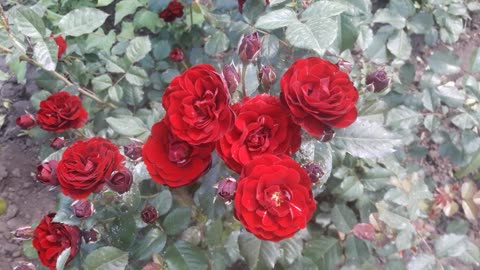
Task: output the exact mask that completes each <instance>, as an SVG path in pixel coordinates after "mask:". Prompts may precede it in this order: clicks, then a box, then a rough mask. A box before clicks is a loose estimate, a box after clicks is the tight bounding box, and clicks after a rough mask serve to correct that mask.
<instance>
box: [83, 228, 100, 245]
mask: <svg viewBox="0 0 480 270" xmlns="http://www.w3.org/2000/svg"><path fill="white" fill-rule="evenodd" d="M82 236H83V240H85V243H87V244H93V243H96V242H98V240H99V239H100V233H99V232H98V231H97V230H95V229H91V230H89V231H84V232H82Z"/></svg>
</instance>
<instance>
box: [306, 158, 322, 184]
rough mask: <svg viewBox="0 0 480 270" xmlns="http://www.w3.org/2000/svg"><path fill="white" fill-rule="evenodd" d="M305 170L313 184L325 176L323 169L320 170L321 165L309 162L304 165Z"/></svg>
mask: <svg viewBox="0 0 480 270" xmlns="http://www.w3.org/2000/svg"><path fill="white" fill-rule="evenodd" d="M303 168H304V169H305V171H307V174H308V177H310V181H312V184H316V183H318V182H319V181H320V179H321V178H322V177H323V175H324V174H325V173H324V172H323V170H322V168H320V166H319V165H317V164H315V163H313V162H309V163H307V164H305V165H303Z"/></svg>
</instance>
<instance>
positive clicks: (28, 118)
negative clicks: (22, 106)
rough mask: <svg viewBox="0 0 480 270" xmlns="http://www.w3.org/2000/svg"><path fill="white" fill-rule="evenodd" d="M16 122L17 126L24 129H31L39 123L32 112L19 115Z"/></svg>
mask: <svg viewBox="0 0 480 270" xmlns="http://www.w3.org/2000/svg"><path fill="white" fill-rule="evenodd" d="M15 123H16V124H17V126H19V127H20V128H23V129H31V128H33V127H34V126H35V125H36V124H37V123H36V122H35V119H34V117H33V116H32V115H30V114H24V115H21V116H19V117H18V118H17V120H16V121H15Z"/></svg>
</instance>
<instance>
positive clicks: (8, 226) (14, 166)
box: [0, 58, 55, 270]
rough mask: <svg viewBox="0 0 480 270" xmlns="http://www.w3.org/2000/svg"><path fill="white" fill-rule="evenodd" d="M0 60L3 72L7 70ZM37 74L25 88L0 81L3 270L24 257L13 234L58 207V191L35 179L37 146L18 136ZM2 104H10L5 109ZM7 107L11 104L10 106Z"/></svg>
mask: <svg viewBox="0 0 480 270" xmlns="http://www.w3.org/2000/svg"><path fill="white" fill-rule="evenodd" d="M3 62H4V61H3V58H0V69H1V70H3V71H6V68H5V65H4V63H3ZM33 78H34V74H33V72H32V71H29V72H28V75H27V81H28V82H29V83H27V84H26V85H18V84H16V83H15V82H13V81H14V80H12V81H9V82H3V83H2V82H0V116H2V115H6V118H5V122H4V123H3V124H1V123H0V199H2V200H5V201H6V202H7V212H6V213H5V214H4V215H1V216H0V269H1V270H8V269H13V266H14V265H15V263H16V262H18V261H22V260H25V258H23V257H22V245H21V241H18V240H14V239H13V237H12V234H11V232H12V231H15V229H16V228H18V227H21V226H25V225H30V224H32V223H34V222H38V220H40V218H41V217H42V216H44V215H45V214H47V213H48V212H49V211H53V210H54V208H55V191H49V190H48V188H47V187H46V186H44V185H41V184H40V183H36V182H35V181H34V178H33V176H32V173H34V171H35V168H36V166H37V163H38V159H37V156H38V145H37V144H36V143H35V142H33V141H32V140H30V139H29V138H28V137H25V136H23V137H18V134H19V131H20V130H19V128H18V127H16V125H15V119H16V117H17V116H19V115H21V114H23V113H24V112H25V110H28V111H30V112H31V111H32V110H31V105H30V102H29V97H30V95H31V93H33V92H34V91H36V90H37V87H36V85H35V83H34V80H33ZM2 104H10V108H8V109H7V108H5V107H4V106H3V105H2ZM7 107H8V105H7Z"/></svg>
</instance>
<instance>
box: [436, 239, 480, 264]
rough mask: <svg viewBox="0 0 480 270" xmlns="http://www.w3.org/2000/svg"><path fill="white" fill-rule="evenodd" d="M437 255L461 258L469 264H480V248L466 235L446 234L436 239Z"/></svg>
mask: <svg viewBox="0 0 480 270" xmlns="http://www.w3.org/2000/svg"><path fill="white" fill-rule="evenodd" d="M435 252H436V254H437V256H439V257H441V258H444V257H454V258H459V259H460V260H462V261H463V262H465V263H468V264H475V265H478V264H480V250H479V248H478V247H477V246H476V245H475V244H473V243H472V242H470V240H469V239H468V238H467V236H465V235H460V234H446V235H442V236H441V237H440V238H439V239H438V240H436V241H435Z"/></svg>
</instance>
